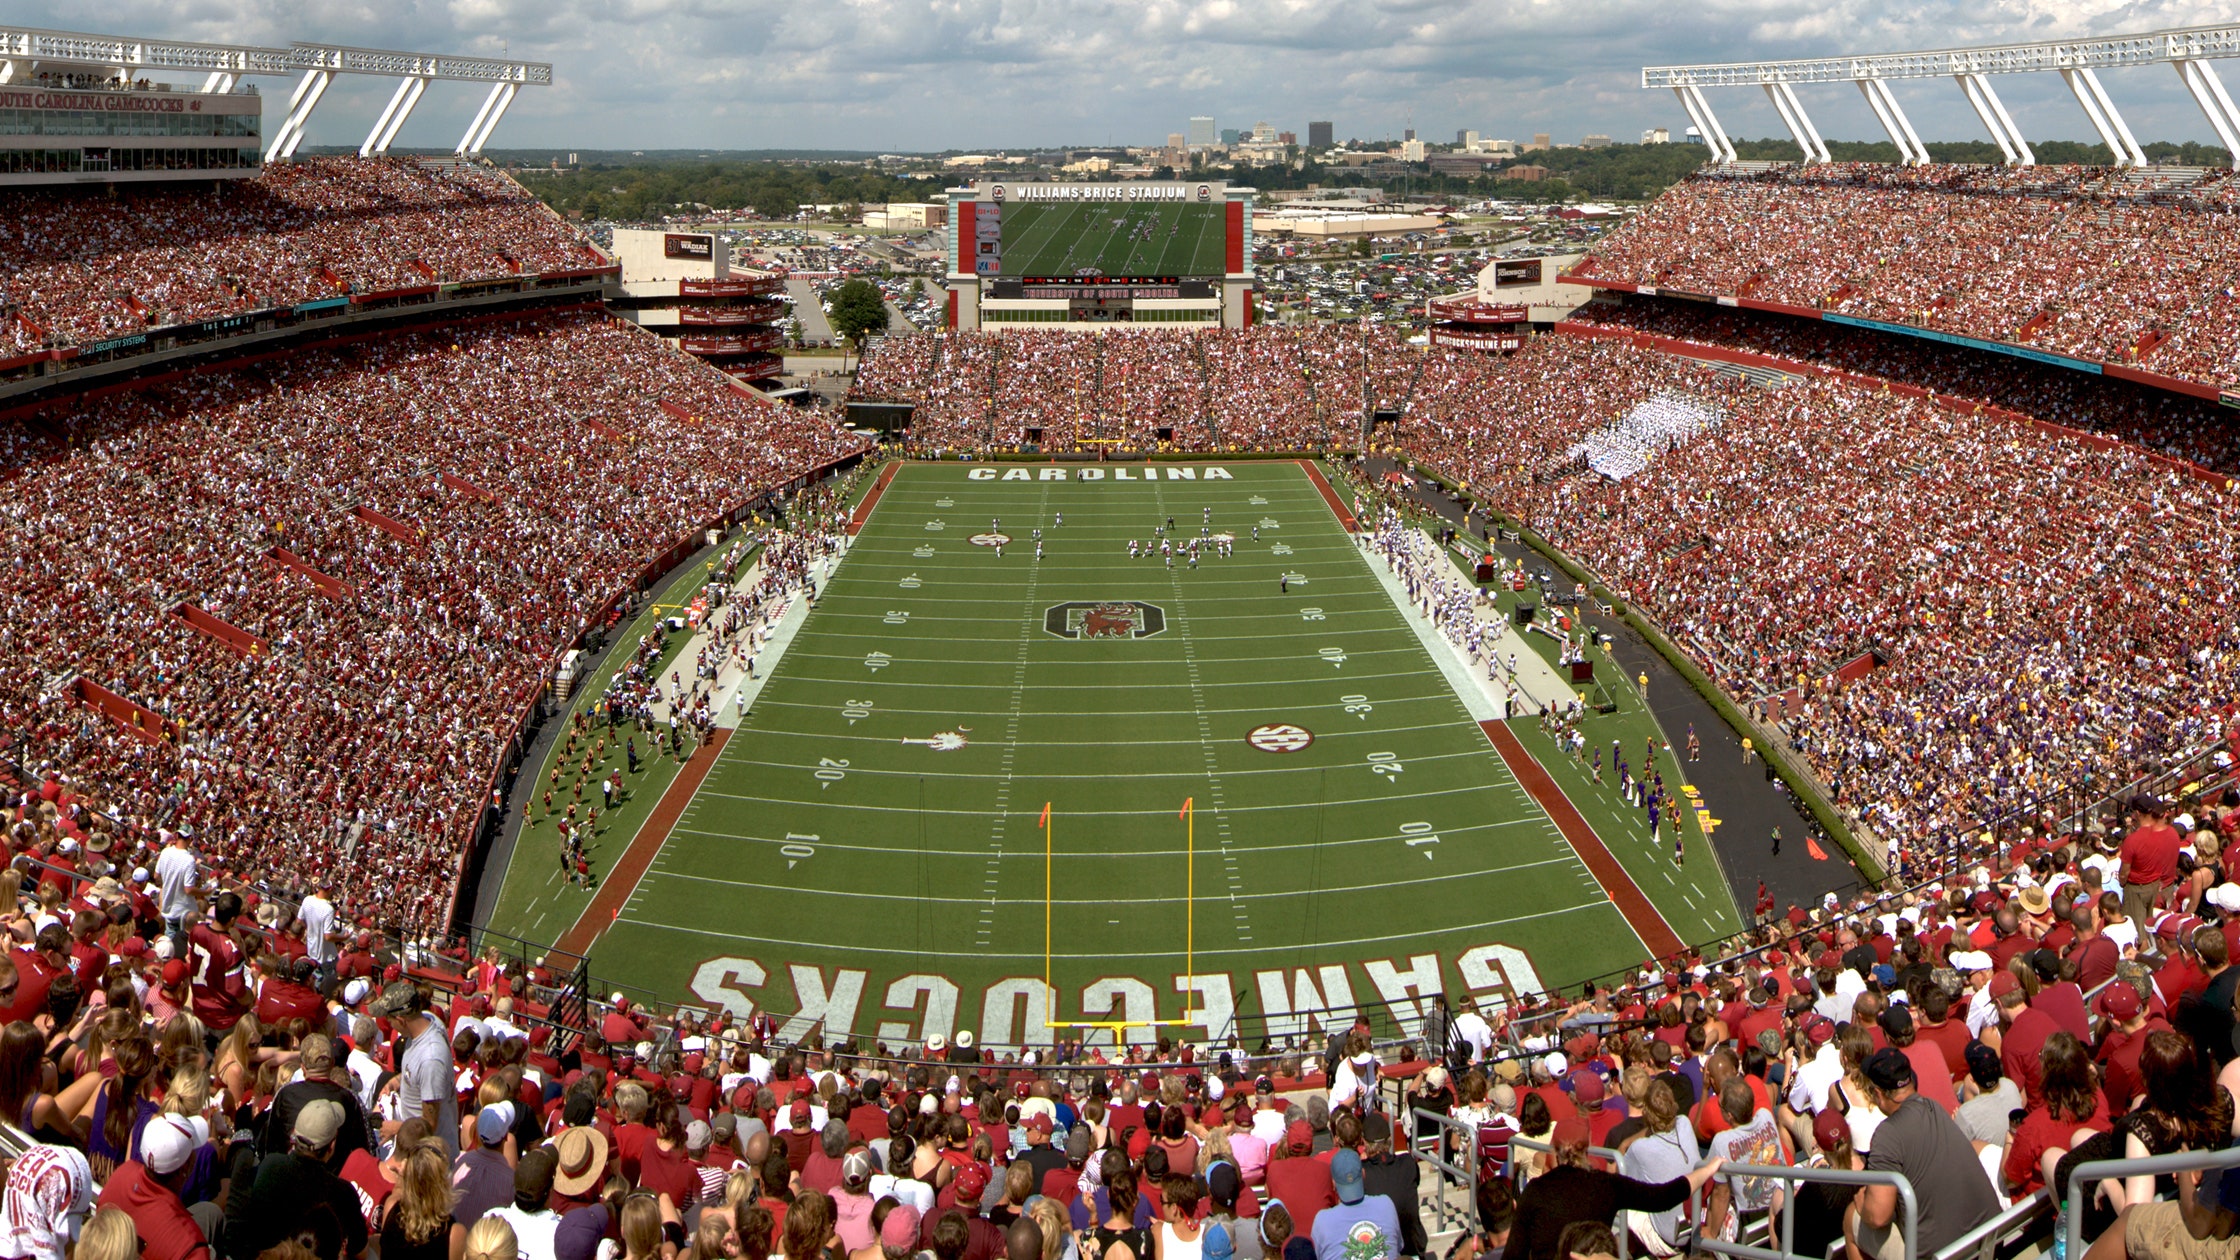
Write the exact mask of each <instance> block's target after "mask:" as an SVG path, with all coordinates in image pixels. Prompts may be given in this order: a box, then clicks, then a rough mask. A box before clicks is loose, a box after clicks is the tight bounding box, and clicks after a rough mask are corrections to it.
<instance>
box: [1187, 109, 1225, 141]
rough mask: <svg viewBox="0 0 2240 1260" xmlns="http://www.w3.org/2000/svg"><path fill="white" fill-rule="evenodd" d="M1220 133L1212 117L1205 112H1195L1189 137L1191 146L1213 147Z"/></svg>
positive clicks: (1191, 120)
mask: <svg viewBox="0 0 2240 1260" xmlns="http://www.w3.org/2000/svg"><path fill="white" fill-rule="evenodd" d="M1220 134H1221V133H1220V132H1219V131H1216V130H1215V129H1214V126H1213V119H1212V118H1210V117H1208V116H1206V115H1204V114H1194V115H1192V116H1191V118H1190V138H1189V145H1190V147H1191V148H1193V149H1210V148H1212V147H1213V145H1214V143H1215V141H1216V140H1217V139H1218V137H1219V136H1220Z"/></svg>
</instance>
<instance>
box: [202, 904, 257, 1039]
mask: <svg viewBox="0 0 2240 1260" xmlns="http://www.w3.org/2000/svg"><path fill="white" fill-rule="evenodd" d="M210 913H211V917H210V919H209V920H207V921H203V922H197V923H196V924H195V925H194V927H193V928H191V929H190V930H189V931H188V932H187V966H188V974H189V977H190V981H191V983H192V984H193V986H194V1013H195V1018H197V1019H200V1020H201V1021H202V1025H203V1027H205V1028H208V1029H209V1030H211V1031H212V1032H227V1031H229V1030H231V1029H232V1028H233V1026H234V1025H235V1024H236V1023H239V1022H240V1020H241V1016H242V1014H243V1013H244V1012H246V1011H247V1010H248V1009H249V982H248V978H247V977H246V976H245V975H243V968H242V964H243V961H244V960H245V959H246V958H247V957H248V952H247V951H246V950H245V949H243V948H242V945H241V941H240V938H239V935H238V933H237V932H236V931H235V928H234V922H235V920H237V919H239V918H240V917H241V897H240V895H239V894H238V893H231V892H222V893H219V894H218V896H217V899H216V900H215V901H213V902H212V903H211V906H210Z"/></svg>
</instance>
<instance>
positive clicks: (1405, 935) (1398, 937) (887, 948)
mask: <svg viewBox="0 0 2240 1260" xmlns="http://www.w3.org/2000/svg"><path fill="white" fill-rule="evenodd" d="M1609 909H1610V904H1609V902H1608V901H1606V900H1604V899H1602V898H1593V899H1590V900H1587V901H1582V902H1579V903H1577V904H1575V905H1568V906H1558V907H1556V908H1554V909H1552V910H1539V911H1535V912H1533V913H1531V914H1519V915H1511V916H1509V917H1507V918H1501V919H1487V920H1485V921H1483V922H1479V923H1452V924H1445V925H1442V926H1439V927H1432V928H1420V929H1417V930H1415V931H1410V932H1390V931H1387V932H1378V933H1377V934H1376V935H1374V936H1360V937H1354V938H1353V939H1351V940H1324V941H1317V942H1315V944H1314V945H1313V946H1312V948H1315V949H1340V948H1351V947H1354V946H1359V945H1376V944H1380V943H1382V942H1385V941H1406V940H1416V939H1418V938H1422V937H1434V936H1444V935H1447V934H1449V933H1464V932H1484V931H1488V930H1491V929H1493V928H1502V927H1511V926H1514V925H1516V924H1519V923H1534V922H1538V921H1539V920H1541V919H1553V918H1559V917H1561V916H1563V915H1567V914H1577V913H1579V912H1580V911H1582V910H1586V911H1608V910H1609ZM636 922H637V923H638V925H639V926H641V927H646V928H656V929H659V930H661V931H664V932H677V933H681V934H683V935H687V936H701V937H711V938H714V939H716V940H730V941H746V942H749V943H751V944H756V945H781V946H787V947H794V948H798V947H799V946H800V944H801V942H800V940H799V934H798V933H796V934H795V935H794V936H788V937H778V936H757V935H754V934H752V933H748V932H742V931H740V930H738V929H737V928H736V927H730V928H700V927H691V926H689V925H687V924H682V923H670V922H667V921H665V920H661V919H641V920H637V921H636ZM847 949H848V951H849V952H851V953H859V954H895V955H902V956H906V957H911V958H923V957H924V956H925V951H924V950H922V949H919V948H917V947H915V946H911V947H907V948H905V947H898V946H891V945H849V946H848V947H847ZM1298 951H1299V946H1298V945H1296V944H1288V945H1255V946H1252V947H1250V948H1242V947H1237V946H1231V947H1228V948H1227V949H1225V950H1224V952H1226V953H1231V954H1266V953H1284V954H1295V953H1297V952H1298ZM1182 956H1183V951H1181V950H1180V949H1131V950H1130V951H1129V954H1128V957H1130V958H1143V959H1154V958H1159V959H1172V960H1174V961H1176V962H1180V961H1181V960H1182ZM983 957H986V958H989V959H994V960H1002V961H1013V960H1016V961H1028V962H1039V961H1041V959H1042V951H1041V950H1039V949H1037V950H1006V951H995V952H990V953H987V954H985V955H983ZM1051 957H1052V958H1063V959H1066V960H1067V961H1069V962H1072V961H1078V960H1081V959H1088V960H1091V961H1095V962H1110V961H1111V960H1112V957H1113V953H1112V950H1111V949H1109V948H1106V949H1099V950H1093V951H1090V952H1087V953H1056V954H1052V955H1051Z"/></svg>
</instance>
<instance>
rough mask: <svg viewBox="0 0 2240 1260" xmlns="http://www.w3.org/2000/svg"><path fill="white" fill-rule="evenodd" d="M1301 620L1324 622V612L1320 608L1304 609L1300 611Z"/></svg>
mask: <svg viewBox="0 0 2240 1260" xmlns="http://www.w3.org/2000/svg"><path fill="white" fill-rule="evenodd" d="M1299 620H1301V621H1320V620H1322V610H1321V609H1319V608H1302V609H1300V610H1299Z"/></svg>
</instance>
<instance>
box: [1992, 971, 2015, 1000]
mask: <svg viewBox="0 0 2240 1260" xmlns="http://www.w3.org/2000/svg"><path fill="white" fill-rule="evenodd" d="M2020 992H2022V981H2020V980H2017V979H2016V978H2015V974H2014V973H2013V972H2011V971H2002V972H2000V973H1999V974H1998V975H1995V976H1993V977H1991V996H1992V997H1994V998H2003V997H2005V996H2007V995H2008V994H2010V993H2020Z"/></svg>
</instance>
